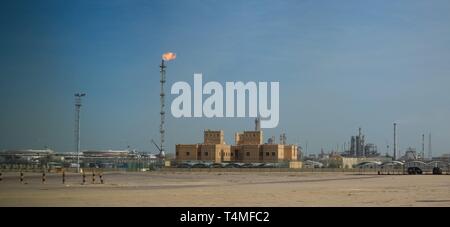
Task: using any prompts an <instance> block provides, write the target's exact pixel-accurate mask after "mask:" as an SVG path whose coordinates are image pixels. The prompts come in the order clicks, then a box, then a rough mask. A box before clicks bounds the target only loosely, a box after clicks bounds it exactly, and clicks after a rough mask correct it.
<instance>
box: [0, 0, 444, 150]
mask: <svg viewBox="0 0 450 227" xmlns="http://www.w3.org/2000/svg"><path fill="white" fill-rule="evenodd" d="M449 12H450V1H448V0H442V1H438V0H432V1H424V0H417V1H415V0H405V1H392V0H386V1H382V0H378V1H371V0H370V1H361V0H355V1H316V0H314V1H313V0H311V1H275V0H273V1H263V0H257V1H237V0H236V1H210V0H204V1H197V0H189V1H179V0H169V1H113V0H108V1H106V0H105V1H94V0H88V1H63V0H54V1H45V0H42V1H34V0H30V1H19V0H11V1H2V2H1V3H0V95H1V96H0V97H1V98H0V103H1V112H0V129H1V131H0V149H11V148H43V147H44V146H46V145H47V146H49V147H51V148H53V149H54V150H56V151H73V150H74V149H75V145H74V132H73V130H74V124H75V123H74V116H75V113H74V97H73V94H74V93H75V92H78V91H83V92H86V93H87V96H86V97H85V99H84V106H83V107H82V108H83V109H82V120H81V123H82V125H81V131H82V149H124V148H126V146H127V145H130V146H131V147H134V148H137V149H139V150H145V151H152V152H153V151H155V149H154V147H153V145H152V144H151V143H150V139H151V138H154V139H156V140H158V139H159V134H158V130H159V68H158V64H159V63H160V59H161V54H162V53H163V52H166V51H173V52H176V53H177V59H176V60H175V61H173V62H170V63H169V65H168V68H167V84H166V91H170V86H171V85H172V84H173V83H175V82H176V81H187V82H189V83H190V84H191V85H192V83H193V81H192V80H193V73H194V72H201V73H203V80H204V81H205V82H206V81H213V80H214V81H219V82H221V83H222V84H224V83H225V81H238V80H241V81H244V82H245V81H279V82H280V123H279V125H278V127H277V128H274V129H268V130H265V131H264V134H265V138H266V139H267V138H269V137H270V136H272V135H275V136H276V137H277V140H278V137H279V134H280V133H281V132H286V134H287V138H288V142H290V143H300V144H303V145H304V144H305V142H306V141H308V151H309V153H318V152H319V151H320V149H321V148H322V147H323V148H324V150H325V151H329V150H331V149H335V148H336V146H338V145H339V146H342V144H343V143H344V142H346V141H348V140H349V139H350V136H351V135H354V134H356V133H357V129H358V127H362V128H363V132H364V134H365V135H366V138H367V142H371V143H375V144H377V145H378V147H379V150H380V151H381V152H382V153H385V152H386V145H387V143H389V144H392V140H393V139H392V137H393V136H392V134H393V132H392V131H393V130H392V128H393V126H392V123H393V122H394V121H396V122H398V124H399V147H400V149H401V150H402V151H403V150H404V149H406V148H407V147H409V146H411V147H415V148H417V149H418V150H420V147H421V145H420V144H421V135H422V133H425V134H426V135H427V137H428V133H430V132H431V133H432V136H433V138H432V140H433V153H434V154H442V153H449V152H450V120H449V117H450V13H449ZM175 97H176V96H174V95H168V96H167V98H168V100H167V106H168V107H169V108H170V102H171V100H172V99H173V98H175ZM167 113H168V119H167V146H168V149H167V150H168V152H173V151H174V149H175V144H176V143H197V142H201V141H202V137H203V130H204V129H206V128H210V129H223V130H225V135H226V138H227V142H228V143H233V140H232V139H233V134H234V133H235V132H236V131H242V130H251V129H253V127H254V120H253V119H249V118H243V119H235V118H234V119H218V118H213V119H204V118H202V119H185V118H181V119H175V118H173V117H172V116H171V114H170V111H169V110H167ZM391 147H392V145H391Z"/></svg>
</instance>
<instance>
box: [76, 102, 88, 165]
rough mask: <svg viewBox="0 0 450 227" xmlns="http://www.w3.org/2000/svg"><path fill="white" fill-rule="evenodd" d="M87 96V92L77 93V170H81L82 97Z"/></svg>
mask: <svg viewBox="0 0 450 227" xmlns="http://www.w3.org/2000/svg"><path fill="white" fill-rule="evenodd" d="M84 96H86V94H85V93H75V145H76V149H77V172H78V173H79V172H80V147H81V142H80V136H81V131H80V110H81V98H82V97H84Z"/></svg>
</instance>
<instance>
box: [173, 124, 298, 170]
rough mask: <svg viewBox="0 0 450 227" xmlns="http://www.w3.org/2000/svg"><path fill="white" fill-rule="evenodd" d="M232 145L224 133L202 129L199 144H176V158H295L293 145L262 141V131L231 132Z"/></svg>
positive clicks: (273, 159)
mask: <svg viewBox="0 0 450 227" xmlns="http://www.w3.org/2000/svg"><path fill="white" fill-rule="evenodd" d="M234 138H235V144H234V145H228V144H226V143H225V139H224V133H223V131H222V130H220V131H211V130H205V132H204V140H203V143H201V144H177V145H176V160H177V161H194V160H197V161H212V162H215V163H220V162H280V161H296V160H297V146H296V145H287V144H264V143H263V140H264V136H263V132H262V131H244V132H241V133H236V134H235V137H234Z"/></svg>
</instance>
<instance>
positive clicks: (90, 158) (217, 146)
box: [0, 52, 450, 172]
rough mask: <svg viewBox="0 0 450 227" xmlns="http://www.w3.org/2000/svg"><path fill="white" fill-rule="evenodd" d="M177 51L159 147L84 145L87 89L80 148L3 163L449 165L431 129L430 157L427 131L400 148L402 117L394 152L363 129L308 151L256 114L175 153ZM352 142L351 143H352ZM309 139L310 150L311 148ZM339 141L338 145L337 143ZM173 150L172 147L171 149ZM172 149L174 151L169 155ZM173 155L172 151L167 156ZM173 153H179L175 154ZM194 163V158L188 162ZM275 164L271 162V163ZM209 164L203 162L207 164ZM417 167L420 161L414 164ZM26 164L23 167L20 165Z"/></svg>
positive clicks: (22, 155)
mask: <svg viewBox="0 0 450 227" xmlns="http://www.w3.org/2000/svg"><path fill="white" fill-rule="evenodd" d="M175 58H176V54H174V53H171V52H168V53H165V54H164V55H163V56H162V61H161V64H160V65H159V68H160V70H159V72H160V80H159V82H160V94H159V97H160V109H159V115H160V119H159V120H160V124H159V135H160V138H159V143H156V142H154V140H151V142H152V143H153V145H155V147H156V149H157V152H156V153H148V152H138V151H136V150H132V149H130V148H129V147H128V148H127V149H125V150H89V149H85V150H82V149H81V147H82V146H81V145H82V143H81V130H80V128H81V121H80V115H81V114H80V112H81V106H82V97H85V96H86V94H85V93H76V94H75V129H74V131H75V152H68V153H58V152H55V151H53V150H51V149H48V148H45V149H41V150H39V149H11V150H5V151H2V152H0V164H2V165H9V166H10V167H11V166H12V165H20V166H22V165H25V166H34V167H37V168H72V169H75V170H76V171H77V172H80V170H82V169H83V168H113V169H128V170H129V169H135V170H141V171H148V170H151V169H158V168H162V167H193V166H195V165H192V163H197V164H198V163H203V164H204V163H207V164H208V163H209V164H208V165H206V166H207V167H211V166H212V164H217V165H215V166H216V167H217V166H219V167H225V166H227V164H230V165H231V166H233V167H241V166H257V167H261V166H271V167H287V168H345V169H351V168H362V167H364V168H365V167H368V168H372V167H376V168H378V167H382V168H384V167H385V166H397V167H398V168H403V166H408V165H411V163H413V165H416V164H417V165H433V166H437V165H438V164H436V163H437V162H439V163H440V164H439V165H441V166H447V168H448V166H449V164H448V163H449V162H450V154H444V155H443V156H442V157H435V158H433V157H432V150H431V145H432V144H431V134H429V136H428V158H426V157H425V152H426V151H425V134H421V139H422V146H421V150H420V152H417V151H416V149H415V148H411V147H410V148H408V149H406V150H405V152H404V155H401V154H400V152H399V149H398V142H397V140H398V134H397V127H398V125H397V123H394V124H393V125H394V133H393V146H392V148H393V152H392V155H390V154H388V153H389V145H388V146H387V148H388V150H387V152H386V155H384V156H383V155H381V154H380V152H379V150H378V147H377V146H376V145H375V144H374V143H369V142H367V141H369V140H368V138H367V137H366V135H364V134H363V132H362V129H361V128H359V129H358V133H357V135H354V136H351V137H350V140H349V141H348V143H347V142H346V143H344V146H343V149H342V151H341V152H339V148H338V149H336V150H332V151H330V152H324V151H323V150H322V151H321V152H320V153H319V154H317V153H316V154H309V155H306V154H304V153H303V152H302V148H301V146H300V145H298V144H288V143H287V139H286V134H285V133H282V134H281V135H280V137H279V138H280V139H279V143H276V142H275V137H274V136H272V137H270V138H269V139H268V140H267V142H264V133H263V131H262V130H261V119H260V118H259V117H257V118H256V119H255V128H254V130H253V131H244V132H237V133H235V134H234V144H227V143H226V142H225V135H224V131H223V130H209V129H207V130H205V131H204V132H203V142H201V143H196V144H176V145H175V147H174V148H175V152H174V153H175V154H173V153H171V152H170V148H169V152H167V154H166V151H167V150H166V149H167V147H166V145H165V136H166V130H165V120H166V118H165V90H164V84H165V82H166V68H167V64H166V62H167V61H171V60H174V59H175ZM347 145H348V146H347ZM307 146H308V145H307V144H306V153H307ZM338 147H339V146H338ZM172 152H173V150H172ZM169 154H170V155H169ZM166 155H168V156H166ZM173 155H174V156H173ZM186 163H190V164H186ZM269 164H272V165H269ZM204 166H205V165H203V167H204ZM413 167H416V166H413ZM20 168H21V167H20Z"/></svg>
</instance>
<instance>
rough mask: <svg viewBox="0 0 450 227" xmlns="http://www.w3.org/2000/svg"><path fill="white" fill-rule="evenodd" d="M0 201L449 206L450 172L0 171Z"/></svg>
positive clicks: (15, 203)
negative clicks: (44, 177) (44, 176)
mask: <svg viewBox="0 0 450 227" xmlns="http://www.w3.org/2000/svg"><path fill="white" fill-rule="evenodd" d="M2 178H3V179H2V181H0V206H208V207H209V206H246V207H249V206H283V207H285V206H288V207H289V206H446V207H449V206H450V175H376V174H365V175H359V174H357V173H298V172H283V173H277V172H258V173H250V172H221V173H208V172H143V173H121V172H115V173H104V175H103V178H104V180H105V184H100V183H99V179H98V178H97V179H96V184H92V183H91V178H92V177H91V176H90V175H87V178H86V180H87V184H85V185H82V184H81V180H82V178H81V176H80V175H77V174H68V176H67V180H66V184H62V180H61V174H55V173H52V174H47V180H46V184H42V183H41V176H40V174H38V173H25V184H21V183H20V181H19V173H3V176H2Z"/></svg>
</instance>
